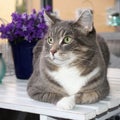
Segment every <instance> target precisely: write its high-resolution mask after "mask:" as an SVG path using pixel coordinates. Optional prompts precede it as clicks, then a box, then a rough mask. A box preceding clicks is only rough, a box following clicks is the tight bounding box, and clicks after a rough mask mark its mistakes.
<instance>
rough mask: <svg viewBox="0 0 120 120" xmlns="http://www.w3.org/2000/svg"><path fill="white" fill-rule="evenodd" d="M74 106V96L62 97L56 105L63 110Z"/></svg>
mask: <svg viewBox="0 0 120 120" xmlns="http://www.w3.org/2000/svg"><path fill="white" fill-rule="evenodd" d="M74 106H75V97H74V96H69V97H64V98H62V99H61V100H59V101H58V102H57V107H58V108H61V109H64V110H70V109H73V108H74Z"/></svg>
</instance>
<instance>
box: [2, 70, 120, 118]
mask: <svg viewBox="0 0 120 120" xmlns="http://www.w3.org/2000/svg"><path fill="white" fill-rule="evenodd" d="M108 80H109V83H110V86H111V93H110V94H111V95H110V96H108V97H107V98H105V99H104V100H102V101H100V102H97V103H95V104H89V105H76V106H75V108H74V109H73V110H61V109H58V108H57V107H56V106H55V105H53V104H49V103H43V102H39V101H35V100H33V99H31V98H30V97H29V96H28V94H27V91H26V87H27V82H28V80H18V79H16V77H15V76H6V77H5V78H4V79H3V82H2V84H0V108H5V109H10V110H18V111H23V112H30V113H36V114H42V115H48V116H54V117H60V118H71V119H76V120H89V119H92V118H95V117H97V118H98V119H101V120H103V117H104V119H105V118H108V117H110V116H112V115H114V114H117V113H119V112H120V108H118V106H119V105H120V88H119V86H120V69H109V70H108ZM113 96H114V97H113ZM116 108H117V109H116ZM113 109H114V110H113ZM108 111H109V112H108ZM103 113H104V114H105V113H107V114H106V115H104V116H103V117H99V116H101V115H102V114H103Z"/></svg>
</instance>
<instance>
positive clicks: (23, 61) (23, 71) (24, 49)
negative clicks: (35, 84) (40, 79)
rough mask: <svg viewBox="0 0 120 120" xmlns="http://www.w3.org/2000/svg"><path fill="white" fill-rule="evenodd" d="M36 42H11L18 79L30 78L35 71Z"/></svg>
mask: <svg viewBox="0 0 120 120" xmlns="http://www.w3.org/2000/svg"><path fill="white" fill-rule="evenodd" d="M36 43H37V41H35V42H31V43H29V42H27V41H25V40H23V41H22V42H19V43H15V42H10V44H11V48H12V55H13V60H14V67H15V74H16V77H17V78H18V79H29V77H30V76H31V74H32V71H33V65H32V59H33V53H32V51H33V48H34V46H35V45H36Z"/></svg>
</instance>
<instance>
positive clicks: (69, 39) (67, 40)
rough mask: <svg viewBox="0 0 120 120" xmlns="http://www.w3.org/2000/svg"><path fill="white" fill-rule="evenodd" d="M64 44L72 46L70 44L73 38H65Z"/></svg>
mask: <svg viewBox="0 0 120 120" xmlns="http://www.w3.org/2000/svg"><path fill="white" fill-rule="evenodd" d="M63 42H64V43H65V44H70V43H71V42H72V38H71V37H65V38H64V39H63Z"/></svg>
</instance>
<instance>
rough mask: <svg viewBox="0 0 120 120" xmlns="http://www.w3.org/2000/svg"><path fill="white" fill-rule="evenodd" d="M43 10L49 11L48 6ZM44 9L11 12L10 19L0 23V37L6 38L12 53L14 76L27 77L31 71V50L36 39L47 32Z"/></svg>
mask: <svg viewBox="0 0 120 120" xmlns="http://www.w3.org/2000/svg"><path fill="white" fill-rule="evenodd" d="M44 10H46V11H47V12H50V10H51V8H50V7H49V6H48V7H46V8H45V9H44ZM44 10H42V11H39V12H36V10H33V11H32V13H31V14H27V13H22V14H20V13H17V12H14V13H12V15H11V16H12V21H11V23H8V24H7V25H5V24H1V26H0V38H5V39H6V38H7V39H8V41H9V43H10V45H11V48H12V53H13V60H14V66H15V73H16V77H17V78H19V79H28V78H29V77H30V75H31V73H32V69H33V68H32V50H33V47H34V46H35V44H36V43H37V41H38V40H41V39H42V38H43V37H44V35H45V34H46V32H47V28H48V27H47V25H46V23H45V20H44V16H43V13H44Z"/></svg>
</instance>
